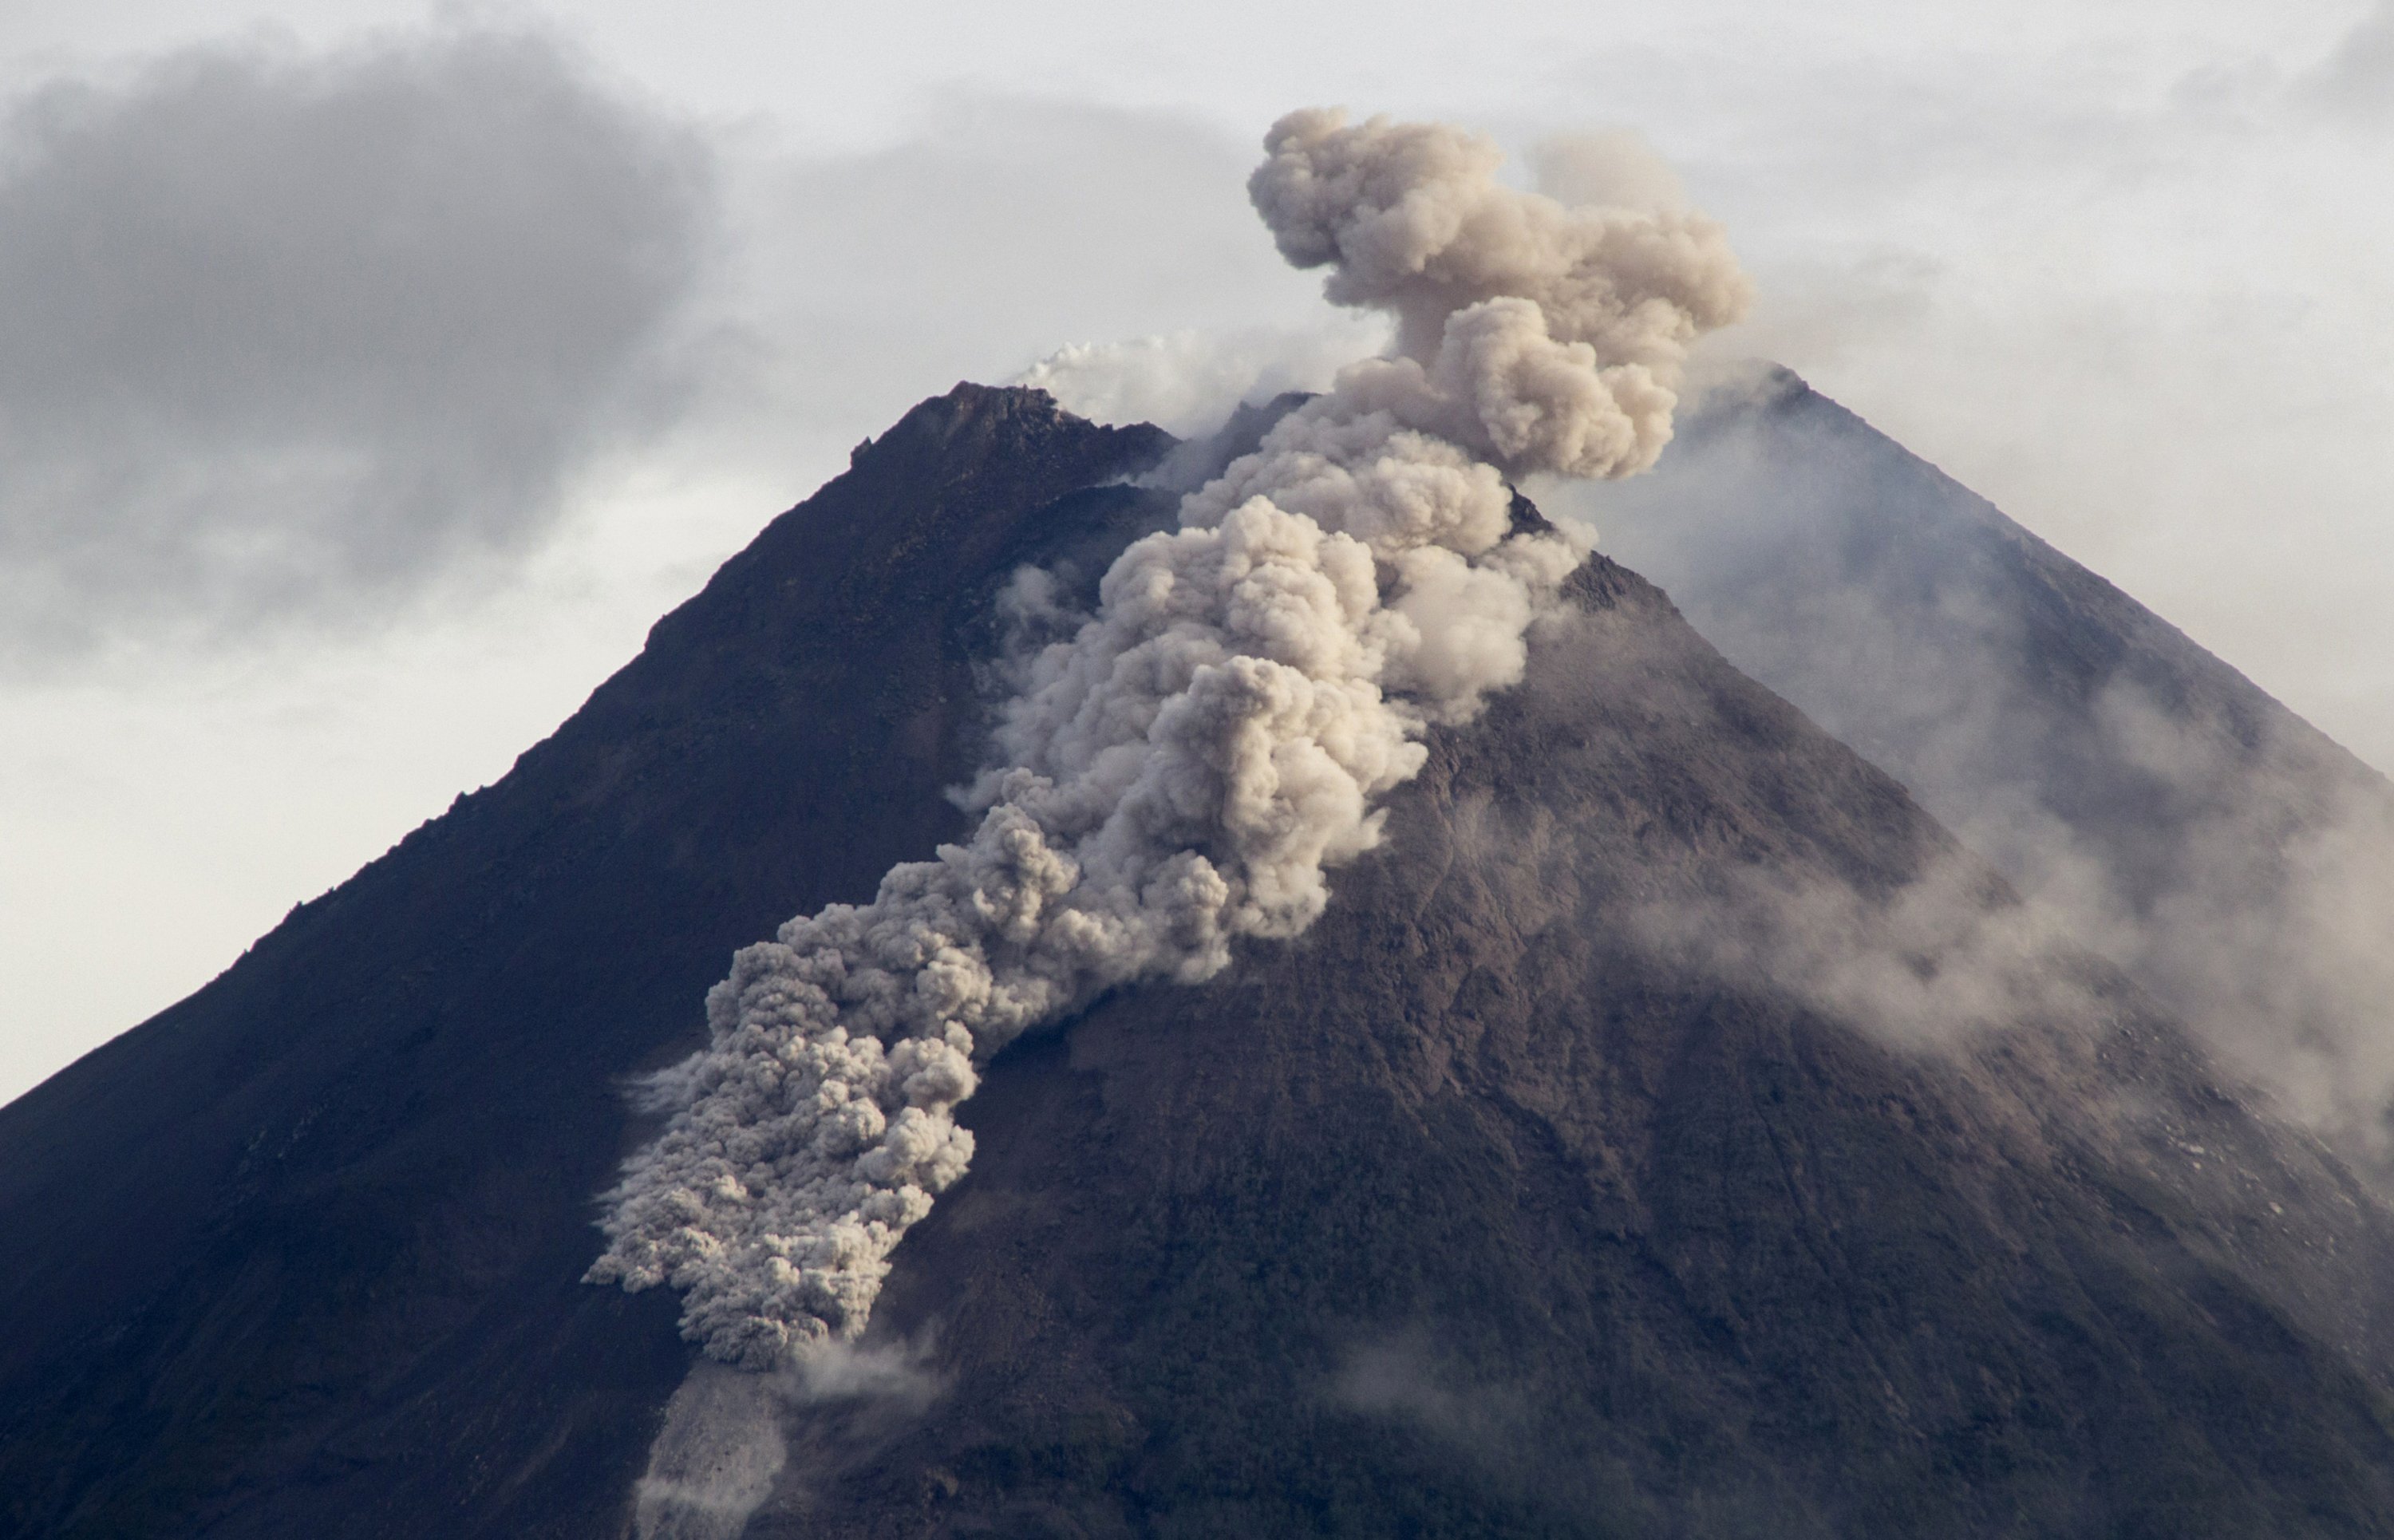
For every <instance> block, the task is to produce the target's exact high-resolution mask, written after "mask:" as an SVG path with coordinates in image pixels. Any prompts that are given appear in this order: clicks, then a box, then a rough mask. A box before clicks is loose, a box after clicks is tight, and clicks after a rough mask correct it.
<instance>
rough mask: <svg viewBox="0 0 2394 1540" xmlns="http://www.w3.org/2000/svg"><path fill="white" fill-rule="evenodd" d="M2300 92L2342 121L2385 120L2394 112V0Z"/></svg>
mask: <svg viewBox="0 0 2394 1540" xmlns="http://www.w3.org/2000/svg"><path fill="white" fill-rule="evenodd" d="M2297 88H2298V89H2299V90H2300V91H2301V92H2302V93H2303V95H2305V96H2306V97H2308V98H2309V99H2310V100H2311V101H2312V102H2314V103H2316V104H2317V105H2319V106H2320V107H2322V108H2324V109H2326V110H2327V111H2328V112H2333V113H2336V114H2339V115H2342V116H2347V117H2350V118H2353V119H2376V120H2382V119H2384V118H2386V117H2387V115H2388V114H2389V113H2394V0H2378V4H2377V7H2376V8H2375V9H2374V10H2372V11H2371V12H2370V13H2369V14H2368V15H2367V16H2365V17H2363V18H2362V19H2361V21H2360V23H2359V24H2358V25H2356V26H2355V27H2354V28H2353V29H2352V31H2350V32H2349V33H2346V34H2345V37H2344V41H2343V42H2341V43H2339V44H2338V45H2337V46H2336V48H2335V52H2334V53H2331V54H2330V55H2329V56H2328V57H2327V58H2326V59H2324V60H2322V62H2321V64H2320V66H2319V68H2318V69H2316V70H2314V71H2312V72H2310V73H2309V75H2307V76H2306V77H2305V78H2304V79H2302V80H2301V81H2300V82H2298V83H2297Z"/></svg>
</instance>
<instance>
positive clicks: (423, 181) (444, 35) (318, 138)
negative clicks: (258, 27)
mask: <svg viewBox="0 0 2394 1540" xmlns="http://www.w3.org/2000/svg"><path fill="white" fill-rule="evenodd" d="M710 164H711V163H710V152H709V151H708V150H707V148H706V146H705V145H704V143H703V142H702V141H701V140H700V139H698V138H696V137H694V136H693V135H692V134H691V133H690V132H688V131H686V130H684V129H682V128H680V127H678V126H677V125H674V124H673V123H672V122H670V121H668V120H666V119H665V118H664V117H662V116H659V115H657V114H656V113H654V112H651V111H649V110H648V109H646V108H643V107H641V106H638V105H636V104H634V103H632V102H631V101H629V100H628V99H625V98H623V97H621V96H619V95H617V94H614V93H613V92H612V91H611V90H610V89H609V88H608V87H606V86H602V85H600V84H599V83H598V82H597V81H596V80H595V79H594V77H593V76H592V75H591V74H590V73H589V72H586V71H585V69H584V68H583V67H582V66H581V65H580V64H579V63H578V62H577V61H576V60H575V59H572V57H570V56H569V55H568V54H567V53H565V52H564V51H562V50H561V49H560V48H559V46H557V45H556V44H554V43H553V42H551V41H548V40H546V39H545V38H543V37H540V36H536V35H531V34H499V33H481V32H438V33H423V32H419V33H409V34H399V35H393V36H388V37H384V38H382V39H379V40H376V41H371V42H367V43H364V44H362V45H359V46H352V47H349V48H346V49H343V50H340V51H337V52H333V53H329V54H313V55H310V54H304V53H301V52H298V51H296V50H295V49H290V48H278V47H276V46H270V45H265V44H253V45H242V46H215V47H207V48H201V49H195V50H189V51H184V52H180V53H175V54H170V55H167V56H165V57H164V58H161V59H155V60H153V61H151V62H150V63H148V64H146V65H145V66H143V67H141V68H139V69H138V70H134V71H131V72H125V73H122V74H120V75H117V76H115V77H113V78H101V79H71V80H60V81H54V82H52V83H51V84H49V85H47V86H44V87H42V88H39V89H37V90H34V91H33V92H31V93H30V94H28V95H26V96H24V97H22V98H20V99H19V100H17V101H16V102H15V103H14V104H13V105H12V106H11V107H10V108H9V109H8V111H7V117H6V119H5V126H0V292H5V293H7V295H8V296H10V302H9V304H8V305H7V306H6V307H5V308H0V456H5V459H6V463H7V467H8V473H7V478H6V480H5V481H0V666H14V667H18V668H21V667H24V666H28V665H33V666H40V665H44V664H45V663H55V662H57V661H59V660H60V659H62V658H63V659H73V658H76V657H79V656H86V655H89V654H90V653H92V652H95V651H99V650H104V649H106V648H108V647H110V646H111V645H112V644H118V643H122V642H125V641H128V640H132V641H140V640H157V639H161V638H193V637H206V636H211V635H217V636H220V635H223V634H226V633H229V632H242V631H246V630H248V629H250V628H251V627H253V626H255V625H257V624H259V623H260V622H263V621H266V620H269V619H273V618H281V619H289V618H292V617H295V616H311V615H312V616H319V617H322V616H327V615H332V614H337V613H345V612H355V611H357V610H358V609H360V608H364V609H367V610H372V609H375V608H377V607H379V606H380V604H381V603H382V602H383V601H386V600H388V599H393V598H397V597H402V596H405V595H407V594H408V593H410V592H412V591H414V590H416V589H418V588H420V587H422V586H424V585H426V584H427V583H428V582H430V581H432V580H434V579H435V578H437V577H439V576H441V574H442V573H444V572H445V571H447V570H448V569H450V568H452V567H453V566H454V565H455V564H456V563H458V562H459V561H460V560H461V559H470V558H473V557H475V556H477V555H480V554H483V553H488V552H493V551H506V550H510V549H514V548H518V547H520V546H523V545H524V544H525V543H526V542H527V541H529V540H530V539H531V538H533V536H534V535H536V534H537V533H540V532H541V531H542V530H543V529H544V528H545V527H546V524H547V523H548V522H549V521H550V520H552V519H553V518H554V516H555V515H556V513H557V511H558V509H559V495H560V488H561V486H562V484H563V483H564V481H565V480H567V479H568V478H569V477H570V476H571V475H572V473H573V471H574V469H575V468H576V467H577V465H578V464H579V463H580V462H581V461H582V459H583V458H584V457H585V456H586V455H588V454H590V453H591V452H592V451H593V450H594V449H595V448H597V447H599V444H600V443H602V442H603V441H604V440H605V438H606V436H607V434H608V433H609V432H610V431H611V430H613V429H619V428H625V427H627V426H630V425H633V424H636V423H639V422H641V421H643V420H646V419H652V418H654V417H656V416H657V415H659V413H660V411H661V409H662V408H663V406H664V394H663V393H664V392H665V391H667V390H668V388H669V383H670V382H669V379H668V376H667V375H666V374H665V373H664V371H663V370H662V367H661V357H660V354H659V352H658V344H659V342H660V340H661V338H662V336H663V335H664V327H665V325H666V323H667V322H668V320H669V318H670V317H671V315H672V313H673V311H674V309H675V308H676V307H677V305H678V304H679V303H680V302H681V301H682V300H683V299H684V297H685V296H686V295H687V294H688V292H689V291H690V289H691V284H692V283H693V282H694V280H695V277H696V274H697V272H698V270H699V265H700V262H701V259H702V256H703V252H704V241H705V235H706V231H707V228H708V222H709V206H710V204H709V199H710V194H709V176H710Z"/></svg>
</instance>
